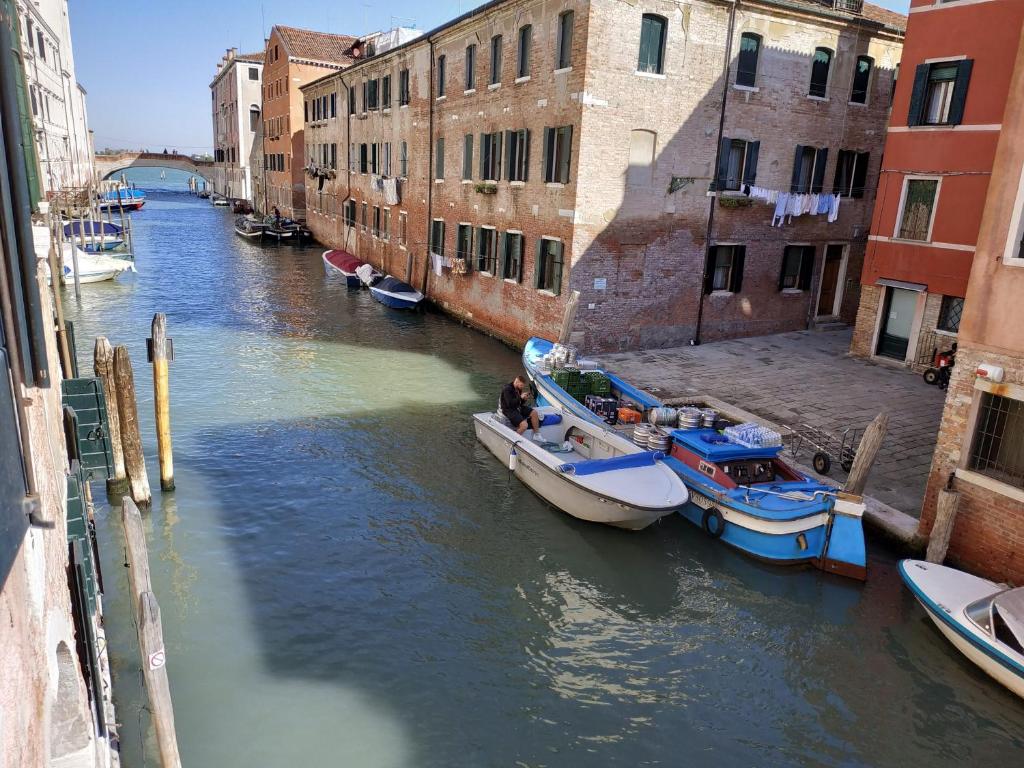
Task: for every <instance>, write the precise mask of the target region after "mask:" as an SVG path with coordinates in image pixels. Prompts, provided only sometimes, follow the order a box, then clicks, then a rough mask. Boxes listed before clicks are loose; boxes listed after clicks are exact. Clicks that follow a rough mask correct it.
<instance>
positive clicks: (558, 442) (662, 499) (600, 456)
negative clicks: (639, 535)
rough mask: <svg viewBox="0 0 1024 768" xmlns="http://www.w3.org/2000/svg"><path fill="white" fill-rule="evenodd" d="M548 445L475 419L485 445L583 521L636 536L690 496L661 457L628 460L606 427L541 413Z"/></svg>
mask: <svg viewBox="0 0 1024 768" xmlns="http://www.w3.org/2000/svg"><path fill="white" fill-rule="evenodd" d="M537 411H538V414H539V415H540V416H541V418H542V424H541V428H540V437H541V440H539V441H538V440H535V439H534V437H533V434H532V431H531V430H529V429H528V430H527V432H526V434H524V435H520V434H518V433H517V432H516V431H515V430H514V429H512V427H511V425H510V424H509V422H508V420H507V419H505V417H504V416H502V415H501V414H499V413H493V412H492V413H477V414H474V415H473V427H474V429H475V430H476V436H477V439H478V440H480V442H481V443H483V444H484V445H485V446H487V449H488V450H489V451H490V452H491V453H493V454H494V455H495V456H496V457H498V459H500V460H501V461H502V462H504V463H505V464H506V465H507V466H508V467H509V469H510V470H511V471H512V472H513V473H514V474H515V476H516V477H517V478H519V479H520V480H521V481H522V482H523V483H524V484H525V485H526V486H527V487H528V488H530V490H532V491H533V492H534V493H536V494H537V495H538V496H540V497H541V498H542V499H544V500H545V501H547V502H548V503H549V504H551V505H552V506H554V507H557V508H558V509H561V510H562V511H563V512H567V513H568V514H570V515H572V516H573V517H577V518H579V519H580V520H587V521H590V522H594V523H605V524H606V525H611V526H615V527H618V528H626V529H629V530H640V529H642V528H646V527H647V526H648V525H650V524H651V523H653V522H654V521H655V520H658V519H659V518H661V517H664V516H665V515H669V514H672V513H673V512H676V511H677V510H678V509H679V508H680V507H682V506H683V504H685V503H686V501H687V499H688V498H689V497H688V494H687V491H686V486H685V485H684V484H683V481H682V480H681V479H680V478H679V476H678V475H676V473H675V472H673V471H672V470H671V469H669V468H668V467H667V466H666V465H665V464H664V462H663V458H664V456H663V454H660V453H656V452H654V451H641V452H637V453H623V452H622V451H621V450H619V448H618V447H617V446H616V445H615V444H614V443H613V442H610V441H609V440H608V439H607V438H608V436H609V435H608V433H607V431H606V430H604V429H602V428H601V427H599V426H597V425H595V424H591V423H590V422H588V421H586V420H584V419H580V418H577V417H575V416H573V415H572V414H567V413H560V412H559V411H558V409H556V408H551V407H542V408H538V409H537Z"/></svg>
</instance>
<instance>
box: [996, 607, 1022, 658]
mask: <svg viewBox="0 0 1024 768" xmlns="http://www.w3.org/2000/svg"><path fill="white" fill-rule="evenodd" d="M992 623H993V624H994V625H995V630H996V631H995V636H996V640H998V641H999V642H1000V643H1002V644H1003V645H1006V646H1008V647H1010V648H1011V649H1013V650H1014V651H1016V652H1017V653H1019V654H1021V655H1022V656H1024V646H1021V643H1020V640H1018V639H1017V636H1016V635H1015V634H1014V633H1013V630H1012V629H1011V628H1010V627H1009V625H1008V624H1007V622H1006V620H1005V618H1004V617H1003V616H1002V615H1001V614H1000V613H999V608H998V607H997V606H995V605H993V606H992Z"/></svg>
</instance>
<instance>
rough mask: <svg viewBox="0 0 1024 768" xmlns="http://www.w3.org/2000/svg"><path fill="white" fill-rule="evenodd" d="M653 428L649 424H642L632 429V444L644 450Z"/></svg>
mask: <svg viewBox="0 0 1024 768" xmlns="http://www.w3.org/2000/svg"><path fill="white" fill-rule="evenodd" d="M652 431H653V428H652V427H651V425H650V424H644V423H643V422H641V423H639V424H637V425H636V426H635V427H633V442H634V443H636V444H637V445H639V446H641V447H643V448H646V447H647V443H648V441H649V440H650V438H651V432H652Z"/></svg>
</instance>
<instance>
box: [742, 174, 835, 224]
mask: <svg viewBox="0 0 1024 768" xmlns="http://www.w3.org/2000/svg"><path fill="white" fill-rule="evenodd" d="M740 191H741V192H743V194H745V195H746V196H747V197H749V198H750V199H751V200H761V201H762V202H765V203H767V204H768V205H774V206H775V211H774V213H773V214H772V223H771V226H773V227H781V226H782V225H783V224H789V223H792V221H793V218H794V217H796V216H825V217H826V219H827V220H828V223H829V224H832V223H834V222H835V221H836V219H838V218H839V200H840V198H841V197H842V195H838V194H829V193H823V192H816V193H805V192H780V191H779V190H777V189H768V188H767V187H755V186H750V185H747V184H744V185H743V186H742V187H741V188H740Z"/></svg>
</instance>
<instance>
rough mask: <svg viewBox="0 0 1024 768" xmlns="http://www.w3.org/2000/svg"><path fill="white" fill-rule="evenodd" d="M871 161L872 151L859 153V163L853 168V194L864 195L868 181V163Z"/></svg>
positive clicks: (856, 195)
mask: <svg viewBox="0 0 1024 768" xmlns="http://www.w3.org/2000/svg"><path fill="white" fill-rule="evenodd" d="M870 161H871V153H870V152H858V153H857V165H856V166H855V167H854V169H853V196H854V197H863V196H864V192H865V189H864V187H866V186H867V183H868V163H869V162H870Z"/></svg>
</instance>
